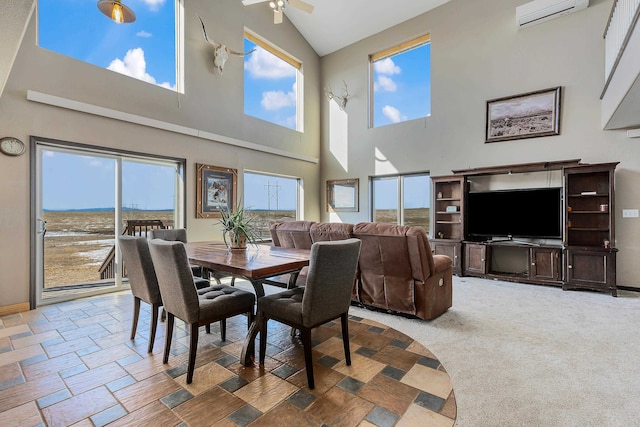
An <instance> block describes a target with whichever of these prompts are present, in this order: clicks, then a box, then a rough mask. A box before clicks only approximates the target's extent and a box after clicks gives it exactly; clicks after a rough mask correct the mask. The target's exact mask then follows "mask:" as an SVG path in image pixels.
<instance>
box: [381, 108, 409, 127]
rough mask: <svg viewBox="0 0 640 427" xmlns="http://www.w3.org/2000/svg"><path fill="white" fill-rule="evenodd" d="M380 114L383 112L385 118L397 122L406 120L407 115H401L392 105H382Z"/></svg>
mask: <svg viewBox="0 0 640 427" xmlns="http://www.w3.org/2000/svg"><path fill="white" fill-rule="evenodd" d="M382 114H384V116H385V117H386V118H388V119H389V120H391V122H392V123H398V122H403V121H405V120H407V116H403V115H402V114H401V113H400V110H398V109H397V108H395V107H392V106H391V105H385V106H384V107H382Z"/></svg>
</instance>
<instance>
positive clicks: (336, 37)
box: [238, 0, 449, 56]
mask: <svg viewBox="0 0 640 427" xmlns="http://www.w3.org/2000/svg"><path fill="white" fill-rule="evenodd" d="M238 1H240V0H238ZM304 1H305V2H307V3H309V4H311V5H313V6H314V10H313V13H306V12H303V11H301V10H299V9H296V8H295V7H292V6H288V7H286V9H285V12H284V14H285V16H286V18H285V19H289V20H290V21H291V22H292V23H293V25H294V26H295V27H296V28H297V29H298V31H299V32H300V33H301V34H302V35H303V36H304V38H305V39H307V41H308V42H309V44H310V45H311V46H312V47H313V49H314V50H315V51H316V52H317V53H318V55H320V56H324V55H327V54H329V53H332V52H335V51H336V50H338V49H341V48H343V47H345V46H348V45H350V44H353V43H355V42H357V41H358V40H362V39H364V38H366V37H369V36H371V35H373V34H376V33H379V32H380V31H382V30H384V29H387V28H389V27H392V26H394V25H396V24H399V23H401V22H404V21H406V20H408V19H411V18H413V17H414V16H417V15H420V14H422V13H425V12H427V11H429V10H431V9H433V8H435V7H438V6H440V5H442V4H444V3H447V2H448V1H449V0H393V1H390V0H304ZM245 7H254V8H258V7H263V8H269V4H268V1H267V2H264V3H258V4H254V5H251V6H245Z"/></svg>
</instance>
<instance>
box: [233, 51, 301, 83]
mask: <svg viewBox="0 0 640 427" xmlns="http://www.w3.org/2000/svg"><path fill="white" fill-rule="evenodd" d="M244 69H245V70H247V71H248V72H249V74H250V75H251V77H253V78H255V79H281V78H284V77H295V75H296V68H295V67H294V66H293V65H290V64H288V63H286V62H285V61H283V60H282V59H280V58H278V57H277V56H275V55H274V54H272V53H270V52H267V51H266V50H264V49H263V48H261V47H258V48H256V51H255V52H253V53H252V54H251V55H249V59H247V60H245V61H244Z"/></svg>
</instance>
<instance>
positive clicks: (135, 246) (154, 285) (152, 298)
mask: <svg viewBox="0 0 640 427" xmlns="http://www.w3.org/2000/svg"><path fill="white" fill-rule="evenodd" d="M118 243H119V244H120V250H121V251H122V260H123V263H124V265H125V266H126V268H127V277H129V285H130V286H131V293H132V294H133V295H134V296H135V297H137V298H140V299H141V300H142V301H144V302H146V303H148V304H162V298H161V297H160V288H159V287H158V279H157V277H156V271H155V269H154V266H153V261H152V260H151V254H150V253H149V244H148V243H147V238H146V237H144V236H127V235H124V236H120V237H118Z"/></svg>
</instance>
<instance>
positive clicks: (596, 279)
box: [563, 249, 617, 296]
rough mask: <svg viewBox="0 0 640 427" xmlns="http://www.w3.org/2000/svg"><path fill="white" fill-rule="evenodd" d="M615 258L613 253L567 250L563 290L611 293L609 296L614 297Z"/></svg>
mask: <svg viewBox="0 0 640 427" xmlns="http://www.w3.org/2000/svg"><path fill="white" fill-rule="evenodd" d="M615 256H616V253H615V252H603V251H590V250H588V249H568V250H567V252H566V259H567V261H566V273H565V274H566V281H565V284H564V286H563V289H565V290H566V289H591V290H596V291H606V292H609V291H611V294H612V295H613V296H616V294H617V288H616V257H615Z"/></svg>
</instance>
